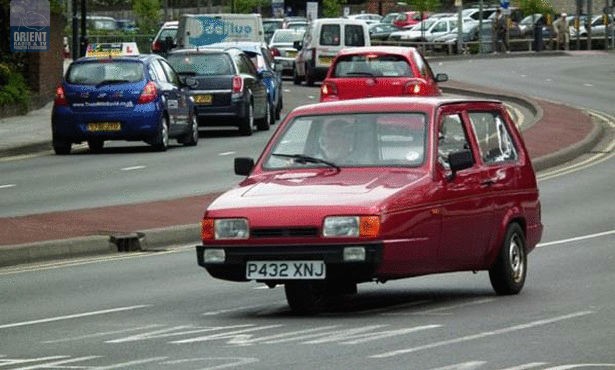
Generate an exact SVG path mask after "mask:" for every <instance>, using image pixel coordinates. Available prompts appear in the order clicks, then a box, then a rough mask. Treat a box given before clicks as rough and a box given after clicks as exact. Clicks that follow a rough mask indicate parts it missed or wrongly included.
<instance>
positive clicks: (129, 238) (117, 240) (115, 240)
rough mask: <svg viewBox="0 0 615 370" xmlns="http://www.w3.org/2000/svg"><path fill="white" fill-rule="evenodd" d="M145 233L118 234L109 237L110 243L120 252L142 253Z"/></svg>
mask: <svg viewBox="0 0 615 370" xmlns="http://www.w3.org/2000/svg"><path fill="white" fill-rule="evenodd" d="M144 238H145V234H144V233H127V234H116V235H111V236H110V237H109V241H110V242H111V243H112V244H114V245H115V246H116V247H117V251H118V252H135V251H141V250H142V248H141V243H142V242H143V240H144Z"/></svg>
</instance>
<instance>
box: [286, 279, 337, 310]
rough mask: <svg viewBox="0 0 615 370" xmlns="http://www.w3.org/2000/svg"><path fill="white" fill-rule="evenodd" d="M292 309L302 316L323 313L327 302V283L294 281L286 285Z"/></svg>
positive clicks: (287, 299)
mask: <svg viewBox="0 0 615 370" xmlns="http://www.w3.org/2000/svg"><path fill="white" fill-rule="evenodd" d="M284 293H285V294H286V301H287V302H288V305H289V306H290V309H291V310H292V311H293V312H294V313H296V314H300V315H308V314H314V313H318V312H320V311H322V310H323V309H324V308H325V305H326V302H327V294H326V289H325V283H324V282H321V281H292V282H288V283H286V284H284Z"/></svg>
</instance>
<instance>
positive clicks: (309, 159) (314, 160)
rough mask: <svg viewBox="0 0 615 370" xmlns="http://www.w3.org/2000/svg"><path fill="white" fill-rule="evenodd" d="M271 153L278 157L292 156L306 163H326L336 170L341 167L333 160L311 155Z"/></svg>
mask: <svg viewBox="0 0 615 370" xmlns="http://www.w3.org/2000/svg"><path fill="white" fill-rule="evenodd" d="M271 155H273V156H276V157H284V158H292V159H293V160H294V161H295V162H297V163H301V164H306V163H322V164H326V165H327V166H329V167H333V168H335V169H336V170H338V171H339V170H340V167H339V166H338V165H336V164H335V163H333V162H329V161H326V160H324V159H320V158H316V157H310V156H309V155H303V154H283V153H271Z"/></svg>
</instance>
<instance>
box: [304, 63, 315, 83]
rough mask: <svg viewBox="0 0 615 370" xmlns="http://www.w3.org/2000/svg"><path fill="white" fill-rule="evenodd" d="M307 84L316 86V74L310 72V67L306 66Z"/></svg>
mask: <svg viewBox="0 0 615 370" xmlns="http://www.w3.org/2000/svg"><path fill="white" fill-rule="evenodd" d="M305 84H306V85H308V86H314V72H313V71H311V70H310V66H309V65H307V64H306V65H305Z"/></svg>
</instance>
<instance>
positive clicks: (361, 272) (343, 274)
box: [196, 243, 383, 283]
mask: <svg viewBox="0 0 615 370" xmlns="http://www.w3.org/2000/svg"><path fill="white" fill-rule="evenodd" d="M357 246H360V247H364V248H365V260H364V261H360V262H346V261H344V258H343V250H344V247H357ZM206 249H224V252H225V255H226V260H225V261H224V262H222V263H206V262H205V261H204V254H205V250H206ZM382 249H383V246H382V243H353V244H341V245H340V244H336V245H318V246H315V245H294V246H293V245H290V246H289V245H284V246H280V245H265V246H257V247H255V246H215V245H208V246H203V245H197V246H196V256H197V262H198V264H199V266H201V267H204V268H205V269H206V270H207V272H208V273H209V274H210V275H211V276H213V277H215V278H218V279H223V280H231V281H247V279H246V262H248V261H293V260H318V261H324V262H325V264H326V266H327V280H330V279H331V280H335V281H351V282H356V283H358V282H364V281H370V280H372V279H373V277H374V273H375V271H376V269H377V268H378V266H379V265H380V263H381V261H382ZM280 282H281V281H280ZM278 283H279V282H278Z"/></svg>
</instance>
